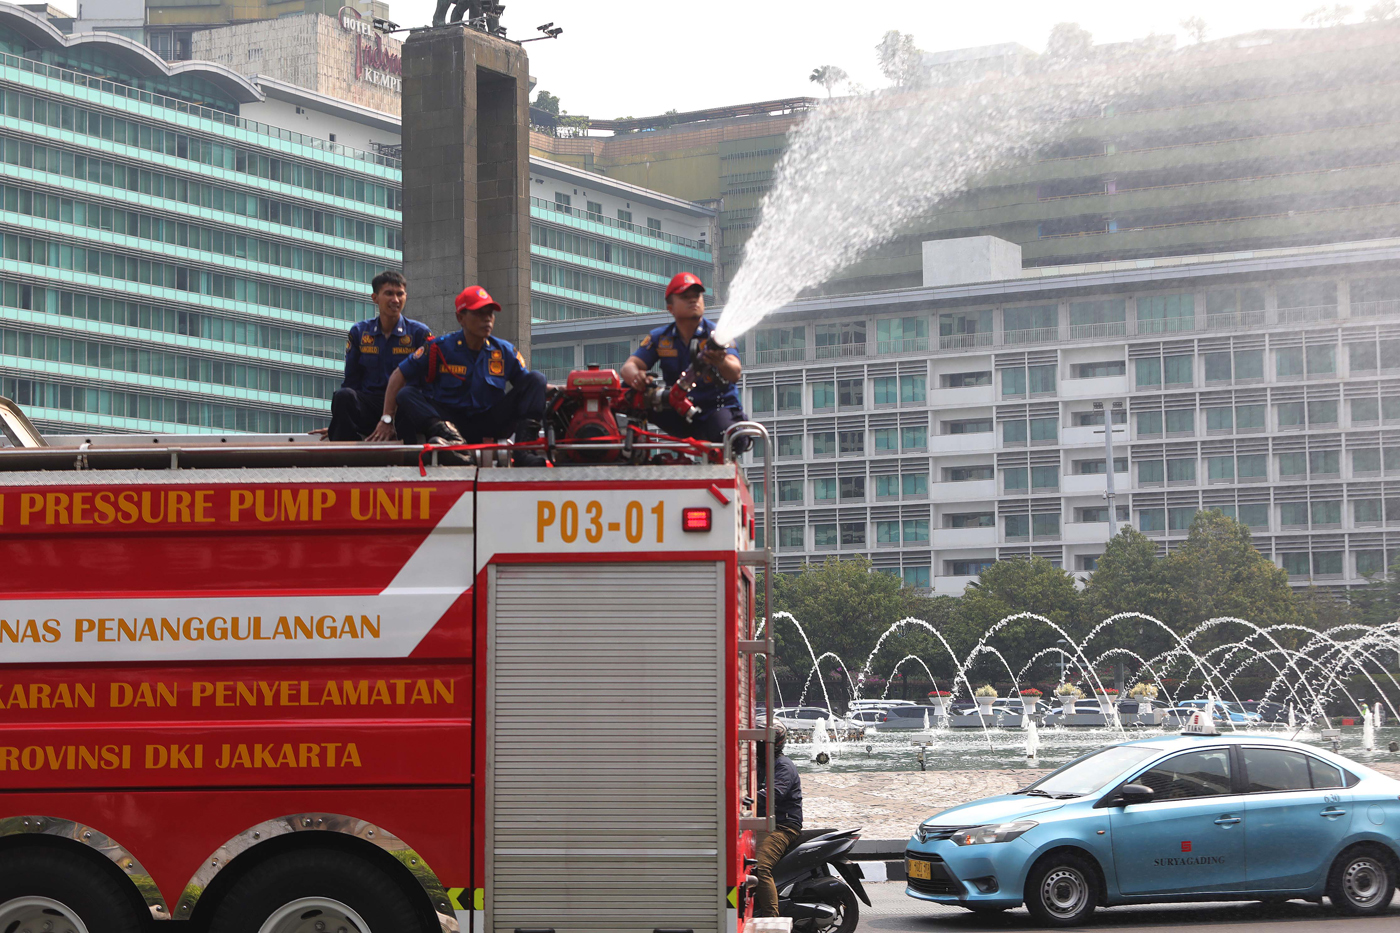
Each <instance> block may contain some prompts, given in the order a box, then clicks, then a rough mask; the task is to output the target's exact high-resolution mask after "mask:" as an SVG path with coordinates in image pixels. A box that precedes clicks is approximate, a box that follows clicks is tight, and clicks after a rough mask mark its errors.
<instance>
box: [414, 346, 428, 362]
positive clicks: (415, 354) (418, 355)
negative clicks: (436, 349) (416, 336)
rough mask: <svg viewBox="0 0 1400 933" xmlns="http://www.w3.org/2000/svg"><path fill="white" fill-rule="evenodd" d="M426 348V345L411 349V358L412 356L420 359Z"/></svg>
mask: <svg viewBox="0 0 1400 933" xmlns="http://www.w3.org/2000/svg"><path fill="white" fill-rule="evenodd" d="M426 349H427V347H419V348H418V349H417V350H414V351H413V358H414V359H415V360H417V359H422V357H423V351H424V350H426Z"/></svg>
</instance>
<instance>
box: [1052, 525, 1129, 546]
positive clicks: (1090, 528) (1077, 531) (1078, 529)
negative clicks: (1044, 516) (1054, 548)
mask: <svg viewBox="0 0 1400 933" xmlns="http://www.w3.org/2000/svg"><path fill="white" fill-rule="evenodd" d="M1115 530H1116V529H1115V527H1114V523H1113V522H1068V523H1066V524H1065V525H1064V532H1063V535H1064V539H1065V543H1066V544H1103V543H1105V542H1107V541H1108V539H1109V538H1111V537H1112V536H1113V534H1114V532H1115Z"/></svg>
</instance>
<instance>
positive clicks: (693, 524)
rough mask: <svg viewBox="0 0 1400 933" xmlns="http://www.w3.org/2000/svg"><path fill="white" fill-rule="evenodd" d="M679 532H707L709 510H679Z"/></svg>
mask: <svg viewBox="0 0 1400 933" xmlns="http://www.w3.org/2000/svg"><path fill="white" fill-rule="evenodd" d="M681 530H682V531H709V530H710V510H709V509H682V510H681Z"/></svg>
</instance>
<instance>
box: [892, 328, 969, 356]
mask: <svg viewBox="0 0 1400 933" xmlns="http://www.w3.org/2000/svg"><path fill="white" fill-rule="evenodd" d="M965 336H968V337H972V336H979V335H975V334H967V335H965ZM991 336H992V335H991V334H990V333H988V334H987V340H988V343H990V342H991ZM964 346H969V347H970V346H973V344H970V343H969V344H964ZM939 348H940V349H947V348H946V347H943V346H942V345H941V344H940V346H939ZM927 349H928V338H927V337H910V338H909V339H907V340H877V341H876V342H875V352H876V353H878V354H885V353H922V352H923V351H925V350H927Z"/></svg>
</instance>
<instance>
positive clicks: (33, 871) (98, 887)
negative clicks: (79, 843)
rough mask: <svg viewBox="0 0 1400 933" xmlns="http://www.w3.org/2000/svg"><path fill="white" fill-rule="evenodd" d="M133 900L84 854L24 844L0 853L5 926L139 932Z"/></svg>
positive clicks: (61, 932) (78, 932)
mask: <svg viewBox="0 0 1400 933" xmlns="http://www.w3.org/2000/svg"><path fill="white" fill-rule="evenodd" d="M134 900H135V899H134V897H133V896H132V892H131V891H124V890H122V888H121V883H120V882H119V881H118V880H117V879H116V878H113V877H112V876H111V875H110V874H108V873H106V872H104V871H102V869H101V868H100V867H99V866H97V865H93V864H90V863H89V862H87V861H86V860H84V859H83V858H82V857H81V856H75V855H71V854H69V853H66V852H60V851H50V850H46V849H22V850H17V851H11V852H8V853H6V854H5V855H4V856H3V857H0V930H23V929H34V930H53V931H55V933H139V931H140V930H141V929H142V920H141V918H140V917H139V916H138V915H137V912H136V904H135V903H134Z"/></svg>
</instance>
